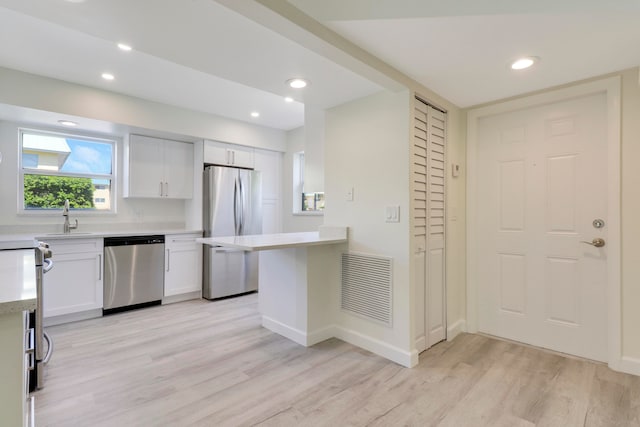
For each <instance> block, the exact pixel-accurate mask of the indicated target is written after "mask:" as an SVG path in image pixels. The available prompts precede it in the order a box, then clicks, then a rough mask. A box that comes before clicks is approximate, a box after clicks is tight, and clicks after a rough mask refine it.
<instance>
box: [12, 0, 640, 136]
mask: <svg viewBox="0 0 640 427" xmlns="http://www.w3.org/2000/svg"><path fill="white" fill-rule="evenodd" d="M287 1H288V3H287ZM221 3H222V4H221ZM277 4H290V5H294V6H295V7H298V8H300V10H302V11H303V12H305V13H307V14H308V15H310V16H311V17H313V18H314V19H316V20H317V21H319V22H321V23H322V24H324V25H326V26H327V27H328V28H330V29H332V30H333V31H335V32H337V33H338V34H340V35H342V36H343V37H345V38H346V39H348V40H350V41H352V42H353V43H355V44H357V45H358V46H361V47H362V48H364V49H366V50H367V51H369V52H371V53H372V54H374V55H375V56H377V57H379V58H380V59H382V60H383V61H385V62H387V63H388V64H390V65H391V66H392V67H394V68H396V69H397V70H400V71H401V72H403V73H404V74H406V75H407V76H409V77H411V78H413V79H414V80H416V81H418V82H419V83H421V84H423V85H425V86H427V87H428V88H430V89H431V90H433V91H434V92H436V93H438V94H439V95H441V96H443V97H444V98H446V99H448V100H449V101H451V102H453V103H454V104H456V105H458V106H460V107H467V106H472V105H477V104H481V103H485V102H489V101H492V100H496V99H502V98H505V97H510V96H514V95H519V94H523V93H527V92H531V91H535V90H539V89H544V88H548V87H552V86H556V85H559V84H563V83H568V82H572V81H575V80H580V79H584V78H588V77H592V76H598V75H602V74H605V73H608V72H613V71H618V70H622V69H626V68H630V67H634V66H638V65H639V64H640V49H638V46H639V45H640V25H639V24H638V22H640V0H609V1H606V2H604V1H602V0H562V1H558V0H536V1H532V0H528V1H523V0H510V1H504V0H456V1H449V2H446V1H444V2H443V1H442V0H349V1H344V0H322V1H318V0H242V1H241V2H240V1H236V0H215V1H214V0H182V1H176V0H135V1H133V0H0V40H2V43H1V44H0V67H6V68H12V69H17V70H21V71H26V72H29V73H33V74H37V75H43V76H47V77H52V78H57V79H61V80H65V81H70V82H73V83H78V84H83V85H88V86H92V87H98V88H103V89H106V90H111V91H115V92H119V93H124V94H128V95H132V96H136V97H139V98H143V99H148V100H152V101H157V102H161V103H165V104H169V105H175V106H178V107H183V108H188V109H193V110H196V111H203V112H208V113H211V114H216V115H221V116H226V117H230V118H234V119H238V120H243V121H247V122H251V123H255V124H259V125H264V126H269V127H273V128H278V129H285V130H288V129H292V128H295V127H298V126H301V125H302V124H303V123H304V105H303V104H305V105H308V106H309V105H311V106H314V107H319V108H328V107H331V106H334V105H338V104H341V103H344V102H347V101H349V100H352V99H356V98H359V97H362V96H365V95H368V94H371V93H374V92H376V91H378V90H381V89H382V88H383V86H384V87H387V88H392V89H393V90H396V89H397V86H396V87H392V85H391V84H389V83H388V82H385V81H384V78H386V77H384V78H382V79H381V78H380V75H382V74H380V72H379V71H378V70H374V72H369V71H367V70H365V68H366V67H368V65H365V66H364V67H361V66H359V65H358V64H357V62H358V60H357V59H354V58H351V59H349V60H345V58H346V57H347V55H345V54H344V52H343V53H342V58H341V60H338V61H337V62H340V64H342V65H338V64H337V63H335V62H333V61H332V60H331V59H333V60H337V59H339V57H340V55H341V54H340V53H337V54H336V50H337V49H334V50H333V51H332V52H330V51H329V50H330V47H328V44H327V43H325V44H324V45H323V44H322V43H320V44H318V43H317V40H314V39H313V38H314V37H315V36H314V35H313V34H311V35H305V36H300V37H297V36H296V34H297V35H301V34H302V32H303V31H302V30H301V29H300V28H298V27H297V26H296V24H295V23H289V24H291V25H284V24H283V22H282V21H278V20H277V19H275V18H274V17H273V16H271V15H273V11H270V10H269V6H270V5H277ZM227 6H228V7H231V8H233V10H231V9H228V8H227ZM265 6H266V7H265ZM242 13H243V14H246V16H247V17H245V16H243V14H242ZM269 13H271V15H269ZM248 17H250V18H251V19H249V18H248ZM257 22H261V23H262V24H263V25H264V26H263V25H261V24H259V23H257ZM268 22H269V23H270V24H269V25H267V23H268ZM285 26H286V27H287V28H284V27H285ZM117 42H127V43H130V44H131V45H133V47H134V50H133V51H132V52H129V53H125V52H121V51H120V50H118V49H117V48H116V43H117ZM312 44H314V46H311V45H312ZM305 45H306V46H305ZM520 55H535V56H539V57H540V58H541V61H540V62H539V63H538V65H537V66H536V67H535V68H533V69H530V70H526V71H523V72H520V73H515V72H513V71H511V70H510V69H508V62H509V61H510V60H512V59H514V58H516V57H518V56H520ZM328 58H331V59H328ZM351 70H355V71H357V72H358V73H362V75H359V74H357V73H356V72H354V71H351ZM369 70H371V67H369ZM104 71H110V72H112V73H113V74H115V75H116V79H115V80H114V81H112V82H106V81H104V80H102V79H101V78H100V74H101V73H102V72H104ZM375 73H379V74H378V76H377V77H376V75H375ZM363 75H365V76H366V77H363ZM297 76H302V77H306V78H308V79H310V80H311V82H312V84H311V86H310V87H308V88H307V89H305V90H303V91H294V90H292V89H290V88H287V87H286V85H285V80H287V79H288V78H291V77H297ZM374 81H375V82H376V83H374ZM284 96H292V97H293V98H294V99H296V101H297V102H294V103H285V102H284V101H283V97H284ZM3 111H4V114H8V109H7V108H6V106H5V108H1V109H0V113H1V112H3ZM251 111H259V112H260V113H261V116H260V117H259V118H257V119H253V118H251V117H250V116H249V114H250V112H251ZM23 113H24V112H18V113H16V114H17V115H20V114H23Z"/></svg>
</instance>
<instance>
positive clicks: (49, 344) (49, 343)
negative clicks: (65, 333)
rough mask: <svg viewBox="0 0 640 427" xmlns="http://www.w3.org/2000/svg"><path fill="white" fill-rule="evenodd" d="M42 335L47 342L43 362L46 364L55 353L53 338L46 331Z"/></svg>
mask: <svg viewBox="0 0 640 427" xmlns="http://www.w3.org/2000/svg"><path fill="white" fill-rule="evenodd" d="M42 337H43V338H44V340H45V341H46V342H47V354H45V356H44V357H43V358H42V364H43V365H46V364H47V363H49V359H51V355H52V354H53V340H52V339H51V337H50V336H49V334H48V333H46V332H42Z"/></svg>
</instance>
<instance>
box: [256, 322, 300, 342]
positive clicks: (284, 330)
mask: <svg viewBox="0 0 640 427" xmlns="http://www.w3.org/2000/svg"><path fill="white" fill-rule="evenodd" d="M262 326H263V327H265V328H267V329H268V330H270V331H271V332H275V333H276V334H280V335H282V336H283V337H285V338H289V339H290V340H291V341H293V342H296V343H298V344H300V345H303V346H305V347H307V334H306V333H304V332H303V331H301V330H299V329H295V328H292V327H291V326H288V325H285V324H284V323H282V322H278V321H277V320H274V319H272V318H270V317H268V316H262Z"/></svg>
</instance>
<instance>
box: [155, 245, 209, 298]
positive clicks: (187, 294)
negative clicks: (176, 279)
mask: <svg viewBox="0 0 640 427" xmlns="http://www.w3.org/2000/svg"><path fill="white" fill-rule="evenodd" d="M198 237H200V235H198ZM200 298H202V291H193V292H185V293H179V294H176V295H165V297H164V298H162V305H165V304H173V303H175V302H182V301H189V300H194V299H200Z"/></svg>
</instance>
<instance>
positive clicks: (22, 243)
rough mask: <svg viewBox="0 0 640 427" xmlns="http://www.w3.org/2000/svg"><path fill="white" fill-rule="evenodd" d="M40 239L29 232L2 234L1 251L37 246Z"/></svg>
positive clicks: (0, 239)
mask: <svg viewBox="0 0 640 427" xmlns="http://www.w3.org/2000/svg"><path fill="white" fill-rule="evenodd" d="M37 247H38V241H37V240H36V238H35V237H34V236H33V235H29V234H0V251H2V250H6V249H29V248H37Z"/></svg>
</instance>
